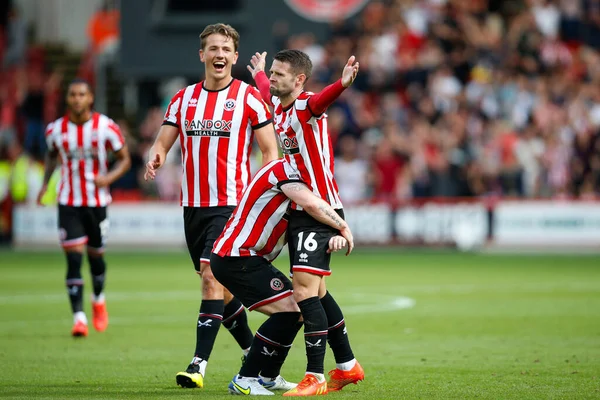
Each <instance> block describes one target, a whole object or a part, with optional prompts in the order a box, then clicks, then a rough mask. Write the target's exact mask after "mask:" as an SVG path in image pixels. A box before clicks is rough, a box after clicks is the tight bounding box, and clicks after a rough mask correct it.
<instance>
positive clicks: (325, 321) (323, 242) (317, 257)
mask: <svg viewBox="0 0 600 400" xmlns="http://www.w3.org/2000/svg"><path fill="white" fill-rule="evenodd" d="M265 59H266V53H262V54H259V53H256V54H255V55H254V56H253V57H252V60H251V64H252V66H248V69H249V70H250V72H251V73H252V76H253V77H254V79H255V81H256V84H257V86H258V88H259V90H260V92H261V94H262V96H263V98H264V99H265V100H266V101H267V102H268V103H269V104H270V105H272V106H273V109H274V114H275V129H276V131H277V134H278V135H279V139H280V142H281V145H282V148H283V151H284V155H285V159H286V160H287V161H288V162H289V163H290V165H291V166H292V167H293V168H294V169H295V170H296V171H297V172H298V173H299V175H300V179H301V180H302V181H303V182H305V183H306V184H307V185H308V186H309V187H310V188H311V189H312V190H313V192H314V193H315V194H317V195H318V196H319V197H321V198H322V199H324V200H326V201H327V202H328V203H329V204H331V206H332V207H333V208H335V209H336V210H337V211H338V212H339V214H340V216H341V217H342V218H343V212H342V202H341V200H340V197H339V194H338V189H337V184H336V182H335V179H334V175H333V149H332V146H331V139H330V137H329V134H328V132H327V115H326V114H325V111H326V109H327V107H329V105H331V104H332V103H333V101H334V100H335V99H336V98H337V97H338V96H339V95H340V94H341V93H342V92H343V91H344V89H345V88H347V87H349V86H350V85H351V84H352V82H354V79H355V78H356V75H357V73H358V69H359V64H358V62H355V58H354V56H352V57H350V58H349V59H348V62H347V64H346V65H345V67H344V69H343V71H342V78H341V79H339V80H338V81H336V82H335V83H333V84H331V85H329V86H327V87H326V88H324V89H323V90H322V91H321V92H320V93H318V94H314V93H310V92H306V91H304V85H305V83H306V81H307V80H308V79H309V78H310V76H311V73H312V63H311V61H310V58H309V57H308V55H306V54H305V53H303V52H302V51H299V50H282V51H280V52H279V53H277V54H276V55H275V59H274V61H273V64H272V66H271V75H270V78H267V76H266V74H265V73H264V68H265ZM294 208H295V210H292V211H291V213H290V223H289V228H288V236H289V238H288V240H289V249H290V262H291V269H292V271H293V273H294V279H293V285H294V298H295V299H296V301H297V302H298V306H299V307H300V310H301V312H302V316H303V318H304V336H305V344H306V354H307V359H308V360H307V361H308V362H307V368H306V375H305V377H304V379H303V380H302V381H301V382H300V383H299V384H298V386H297V387H296V388H294V389H292V390H291V391H289V392H287V393H285V394H284V395H287V396H308V395H315V394H322V393H324V392H325V393H326V392H327V388H328V387H329V390H331V391H336V390H340V389H342V388H343V387H344V386H345V385H347V384H349V383H356V382H358V381H360V380H363V379H364V371H363V369H362V367H361V366H360V364H359V363H358V362H357V361H356V359H355V358H354V354H353V352H352V349H351V347H350V342H349V340H348V336H347V331H346V325H345V321H344V317H343V314H342V311H341V309H340V307H339V306H338V304H337V302H336V301H335V300H334V298H333V297H332V296H331V294H330V293H328V292H327V290H326V287H325V281H324V279H323V277H324V276H328V275H330V274H331V271H330V268H329V261H330V255H329V253H328V252H327V244H328V241H329V238H330V237H331V236H332V235H333V234H335V232H334V231H333V230H332V229H331V228H330V227H328V226H325V225H323V224H321V223H319V222H318V221H316V220H315V219H313V218H312V217H311V216H310V215H308V214H307V213H305V212H304V211H302V210H301V207H294ZM326 340H328V341H329V344H330V347H331V348H332V350H333V353H334V357H335V360H336V369H335V370H332V371H330V372H329V375H330V381H329V385H328V384H327V382H326V381H325V377H324V365H323V364H324V359H325V347H324V346H323V345H322V344H323V343H325V341H326Z"/></svg>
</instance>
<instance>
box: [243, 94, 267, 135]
mask: <svg viewBox="0 0 600 400" xmlns="http://www.w3.org/2000/svg"><path fill="white" fill-rule="evenodd" d="M248 88H249V91H248V97H247V100H246V103H247V104H248V109H249V118H250V123H251V125H252V129H259V128H262V127H263V126H265V125H268V124H270V123H271V122H273V117H272V116H271V112H270V111H269V107H268V106H267V104H266V103H265V102H264V100H263V99H262V97H261V96H260V93H259V92H258V90H257V89H256V88H254V87H252V86H249V87H248Z"/></svg>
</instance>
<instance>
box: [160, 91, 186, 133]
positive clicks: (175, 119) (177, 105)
mask: <svg viewBox="0 0 600 400" xmlns="http://www.w3.org/2000/svg"><path fill="white" fill-rule="evenodd" d="M183 92H185V89H181V90H180V91H179V92H177V93H175V96H173V98H172V99H171V102H170V103H169V107H167V112H166V113H165V118H164V119H163V123H162V124H163V125H171V126H174V127H177V128H179V121H180V120H181V118H180V117H181V101H182V99H183Z"/></svg>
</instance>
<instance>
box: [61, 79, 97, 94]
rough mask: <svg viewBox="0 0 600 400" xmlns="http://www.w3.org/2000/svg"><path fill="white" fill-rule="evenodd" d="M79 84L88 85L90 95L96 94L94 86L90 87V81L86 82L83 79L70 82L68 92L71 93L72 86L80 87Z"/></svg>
mask: <svg viewBox="0 0 600 400" xmlns="http://www.w3.org/2000/svg"><path fill="white" fill-rule="evenodd" d="M78 84H84V85H86V86H87V87H88V90H89V91H90V93H92V94H93V93H94V90H92V85H90V83H89V82H88V81H86V80H85V79H82V78H75V79H73V80H72V81H71V82H69V85H68V86H67V92H68V91H69V89H70V88H71V86H73V85H78Z"/></svg>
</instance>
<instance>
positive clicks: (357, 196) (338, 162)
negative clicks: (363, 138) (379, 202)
mask: <svg viewBox="0 0 600 400" xmlns="http://www.w3.org/2000/svg"><path fill="white" fill-rule="evenodd" d="M339 148H340V156H339V157H336V158H335V179H336V181H337V183H338V188H339V191H340V196H341V197H342V198H343V199H344V204H346V205H352V204H357V203H361V202H363V201H365V200H367V194H368V192H367V188H368V184H369V166H368V164H367V162H366V161H365V160H363V159H361V158H359V154H358V142H357V140H356V138H354V137H353V136H350V135H344V136H342V137H341V138H339Z"/></svg>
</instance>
